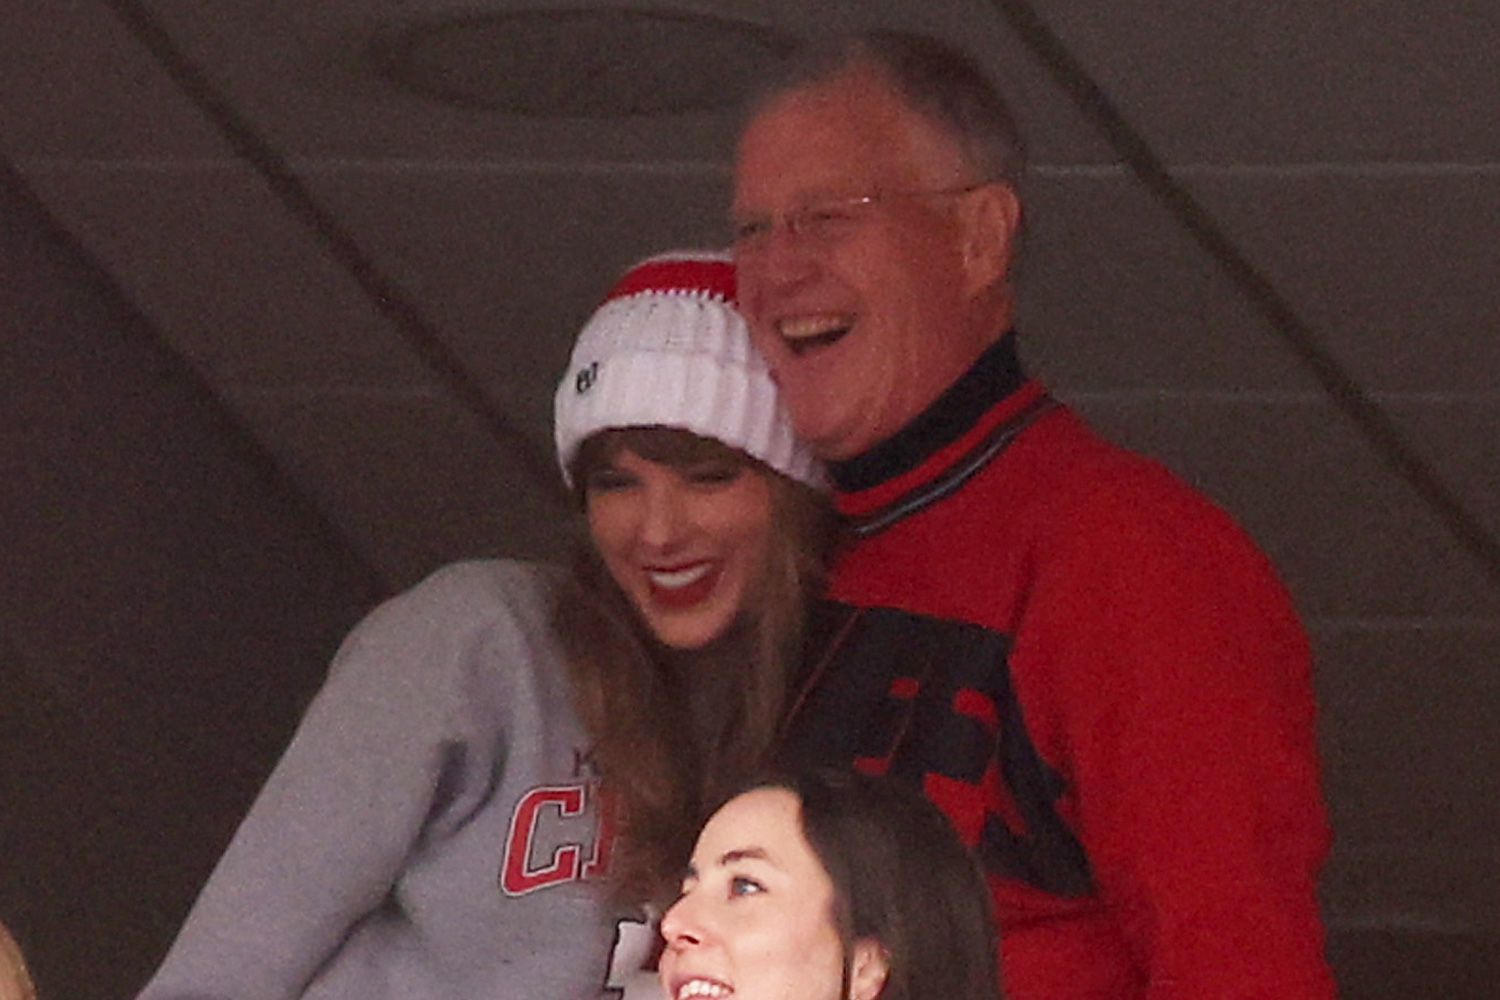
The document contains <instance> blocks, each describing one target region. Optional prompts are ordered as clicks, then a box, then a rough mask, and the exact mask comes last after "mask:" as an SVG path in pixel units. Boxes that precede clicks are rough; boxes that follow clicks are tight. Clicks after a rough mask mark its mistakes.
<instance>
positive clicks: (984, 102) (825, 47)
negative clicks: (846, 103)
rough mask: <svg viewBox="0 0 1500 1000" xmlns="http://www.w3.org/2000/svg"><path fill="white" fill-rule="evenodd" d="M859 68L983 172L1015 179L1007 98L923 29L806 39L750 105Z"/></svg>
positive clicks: (1015, 143)
mask: <svg viewBox="0 0 1500 1000" xmlns="http://www.w3.org/2000/svg"><path fill="white" fill-rule="evenodd" d="M860 69H869V70H873V71H874V72H875V73H877V74H879V75H880V77H881V78H883V79H884V80H885V81H886V82H887V83H888V84H889V85H890V86H891V89H892V90H894V91H895V93H896V94H897V96H899V97H900V98H901V99H902V100H903V101H905V102H906V103H907V104H908V105H910V107H911V108H912V110H914V111H917V112H919V113H920V114H922V115H924V116H926V117H927V118H928V119H930V120H931V121H932V122H934V123H935V124H937V125H939V126H940V127H942V128H943V129H945V130H947V131H948V132H949V133H950V134H952V136H953V137H954V138H955V139H956V140H958V143H959V145H960V148H962V150H963V151H964V155H965V156H966V157H967V158H968V160H969V161H970V163H971V164H972V165H973V166H974V167H976V168H977V169H978V170H979V171H980V173H981V175H982V177H983V179H985V180H995V181H1004V182H1005V183H1007V184H1009V185H1011V187H1012V188H1018V187H1019V186H1020V182H1021V179H1022V177H1023V175H1024V174H1025V171H1026V152H1025V147H1024V144H1023V143H1022V140H1021V134H1020V130H1019V129H1017V127H1016V121H1015V116H1014V115H1012V114H1011V111H1010V107H1009V106H1008V105H1007V104H1006V102H1005V98H1004V97H1002V96H1001V95H1000V91H999V89H998V88H997V87H996V86H995V84H994V83H993V82H992V81H991V80H990V78H989V77H988V76H987V75H986V74H985V73H984V72H983V71H982V70H981V69H980V68H979V66H978V65H977V64H976V63H975V62H974V60H973V59H971V58H970V57H969V56H968V55H966V54H965V53H963V52H961V51H959V50H958V49H956V48H954V47H953V46H951V45H949V44H948V43H946V42H941V41H939V40H937V39H935V38H932V37H930V36H927V35H919V34H914V33H911V32H904V31H887V30H880V31H868V32H862V33H859V34H853V35H844V36H837V37H834V38H829V39H822V40H813V41H810V42H807V43H805V44H804V45H803V46H801V47H800V48H798V49H797V50H796V52H794V53H793V55H792V56H791V57H790V58H789V59H788V60H787V61H786V62H785V63H783V64H782V65H781V67H780V68H779V70H778V71H777V72H776V73H775V74H774V75H773V77H772V78H771V79H770V80H769V81H768V82H767V84H766V85H765V86H763V87H760V88H758V89H757V90H756V92H755V96H754V98H753V100H752V103H751V105H750V108H749V112H750V114H751V115H752V116H753V115H754V114H755V113H756V112H757V111H758V110H759V109H761V108H762V107H764V105H765V104H766V103H768V102H769V101H772V100H774V99H775V98H777V97H778V96H780V95H783V94H785V93H788V92H789V91H794V90H802V89H804V88H806V87H809V86H813V85H816V84H819V83H825V82H827V81H829V80H831V79H833V78H835V77H838V76H841V75H843V74H844V73H846V72H850V71H853V70H860Z"/></svg>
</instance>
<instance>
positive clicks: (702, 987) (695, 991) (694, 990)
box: [677, 979, 734, 1000]
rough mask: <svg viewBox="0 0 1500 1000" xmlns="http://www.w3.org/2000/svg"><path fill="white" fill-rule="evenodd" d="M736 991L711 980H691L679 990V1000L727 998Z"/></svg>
mask: <svg viewBox="0 0 1500 1000" xmlns="http://www.w3.org/2000/svg"><path fill="white" fill-rule="evenodd" d="M733 992H734V990H732V989H730V988H729V987H728V986H725V985H724V984H723V983H716V982H714V981H713V980H711V979H689V980H688V981H687V982H685V983H683V984H682V985H681V986H679V987H678V988H677V1000H684V998H685V997H727V996H729V994H731V993H733Z"/></svg>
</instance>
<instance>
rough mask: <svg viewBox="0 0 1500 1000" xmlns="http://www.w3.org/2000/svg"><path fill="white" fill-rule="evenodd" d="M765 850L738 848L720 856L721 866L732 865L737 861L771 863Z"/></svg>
mask: <svg viewBox="0 0 1500 1000" xmlns="http://www.w3.org/2000/svg"><path fill="white" fill-rule="evenodd" d="M770 860H771V859H770V857H769V856H768V855H767V854H766V852H765V850H764V849H763V848H760V847H736V848H735V849H734V850H732V851H725V852H724V853H723V854H721V855H719V864H720V865H721V866H723V865H731V864H734V863H735V862H736V861H770Z"/></svg>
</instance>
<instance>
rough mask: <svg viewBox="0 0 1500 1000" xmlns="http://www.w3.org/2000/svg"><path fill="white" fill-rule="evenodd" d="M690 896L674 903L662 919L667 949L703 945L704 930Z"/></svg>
mask: <svg viewBox="0 0 1500 1000" xmlns="http://www.w3.org/2000/svg"><path fill="white" fill-rule="evenodd" d="M692 899H693V897H692V895H691V894H688V895H685V896H683V897H682V898H680V899H679V900H677V902H675V903H673V904H672V906H671V908H670V909H668V910H667V912H666V913H665V914H664V915H663V916H662V918H661V936H662V939H663V940H664V941H666V943H667V947H669V948H672V947H677V948H681V947H686V946H690V945H695V944H702V943H703V929H702V926H701V922H700V921H699V920H698V919H697V914H696V912H695V910H694V906H693V903H692Z"/></svg>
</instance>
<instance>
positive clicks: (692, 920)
mask: <svg viewBox="0 0 1500 1000" xmlns="http://www.w3.org/2000/svg"><path fill="white" fill-rule="evenodd" d="M801 813H802V807H801V804H800V803H799V802H798V800H797V797H796V796H795V795H794V794H792V793H791V792H789V791H787V790H786V789H783V788H759V789H756V790H755V791H752V792H747V793H745V794H744V795H741V796H739V797H738V798H735V799H732V800H731V801H730V802H729V803H728V804H726V805H725V806H724V807H723V808H722V809H720V810H719V811H718V812H717V813H715V814H714V815H713V818H712V819H710V820H709V821H708V824H707V825H706V826H705V827H704V828H703V832H702V834H700V835H699V837H698V845H697V847H696V848H695V849H694V851H693V861H692V865H691V867H690V868H689V873H688V876H687V878H686V879H685V880H684V881H683V886H682V889H683V891H682V896H681V898H679V899H678V901H677V902H676V903H675V904H674V905H673V906H672V908H671V909H670V910H668V911H667V913H666V916H664V917H663V918H662V923H661V931H662V936H663V937H665V938H666V943H667V947H666V951H665V952H664V953H663V955H662V959H661V981H662V985H663V986H664V987H665V988H666V991H667V995H668V996H669V997H670V998H671V1000H685V998H689V997H727V996H730V995H733V996H734V997H735V998H736V1000H838V997H839V987H840V984H841V982H842V980H843V965H844V948H843V943H842V942H841V941H840V939H839V933H838V930H837V929H836V928H835V926H834V922H833V898H834V896H833V884H832V883H831V882H830V881H829V879H828V874H827V872H825V871H824V870H823V865H822V863H821V862H819V860H818V858H817V855H815V854H814V853H813V851H812V848H811V847H810V846H808V843H807V839H806V838H805V837H804V836H803V834H802V822H801Z"/></svg>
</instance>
